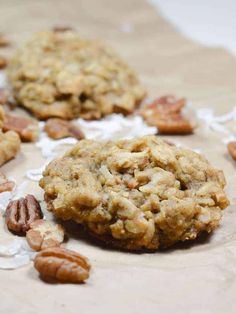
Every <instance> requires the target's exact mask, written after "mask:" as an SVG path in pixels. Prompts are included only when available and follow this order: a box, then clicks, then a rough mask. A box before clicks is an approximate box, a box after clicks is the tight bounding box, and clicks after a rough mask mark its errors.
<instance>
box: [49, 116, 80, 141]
mask: <svg viewBox="0 0 236 314" xmlns="http://www.w3.org/2000/svg"><path fill="white" fill-rule="evenodd" d="M44 130H45V132H47V134H48V136H49V137H51V138H53V139H60V138H64V137H70V136H71V137H75V138H77V139H78V140H81V139H83V138H84V134H83V132H82V131H81V130H80V128H79V127H78V126H76V125H75V124H73V123H72V122H69V121H66V120H62V119H57V118H52V119H49V120H47V122H46V124H45V127H44Z"/></svg>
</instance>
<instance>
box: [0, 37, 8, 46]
mask: <svg viewBox="0 0 236 314" xmlns="http://www.w3.org/2000/svg"><path fill="white" fill-rule="evenodd" d="M9 45H10V41H9V39H8V38H7V37H6V36H4V35H3V34H0V47H7V46H9Z"/></svg>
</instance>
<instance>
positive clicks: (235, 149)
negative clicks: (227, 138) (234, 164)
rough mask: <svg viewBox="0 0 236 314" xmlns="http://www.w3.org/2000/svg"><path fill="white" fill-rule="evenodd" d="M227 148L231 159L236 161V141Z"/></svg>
mask: <svg viewBox="0 0 236 314" xmlns="http://www.w3.org/2000/svg"><path fill="white" fill-rule="evenodd" d="M227 148H228V152H229V153H230V155H231V157H232V158H233V159H234V160H236V141H233V142H230V143H228V145H227Z"/></svg>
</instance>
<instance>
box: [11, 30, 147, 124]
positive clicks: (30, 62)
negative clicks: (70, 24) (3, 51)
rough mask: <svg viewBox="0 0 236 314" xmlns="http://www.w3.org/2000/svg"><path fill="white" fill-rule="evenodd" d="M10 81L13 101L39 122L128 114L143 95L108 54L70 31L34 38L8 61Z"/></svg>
mask: <svg viewBox="0 0 236 314" xmlns="http://www.w3.org/2000/svg"><path fill="white" fill-rule="evenodd" d="M8 77H9V81H10V83H11V85H12V87H13V91H14V96H15V98H16V99H17V101H18V102H19V103H20V104H22V105H23V106H24V107H26V108H27V109H29V110H30V111H32V113H33V114H34V115H35V116H36V117H38V118H40V119H47V118H50V117H59V118H62V119H72V118H76V117H82V118H85V119H100V118H101V117H102V116H105V115H108V114H110V113H112V112H122V113H131V112H132V111H133V110H134V108H135V106H136V105H138V104H139V103H140V101H141V100H142V99H143V97H144V94H145V93H144V90H143V88H142V87H141V86H140V84H139V82H138V79H137V76H136V75H135V73H134V72H133V71H132V70H131V69H130V67H129V66H127V65H126V64H125V63H124V62H123V61H122V60H121V59H120V58H119V57H118V56H117V55H116V54H115V53H114V52H113V50H112V49H110V48H109V47H107V46H104V45H103V44H101V43H100V42H98V41H92V40H85V39H82V38H81V37H80V36H79V35H78V34H77V33H76V32H75V31H70V30H69V31H64V32H54V31H47V32H40V33H36V34H34V35H33V37H32V38H31V40H30V41H28V42H27V43H26V44H25V45H24V46H23V47H22V48H21V49H19V50H18V51H17V53H16V54H15V56H14V57H13V58H12V60H11V61H10V64H9V70H8Z"/></svg>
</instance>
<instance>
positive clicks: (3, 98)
mask: <svg viewBox="0 0 236 314" xmlns="http://www.w3.org/2000/svg"><path fill="white" fill-rule="evenodd" d="M7 98H8V96H7V92H6V90H5V89H4V88H0V104H1V105H4V104H6V103H7Z"/></svg>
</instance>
